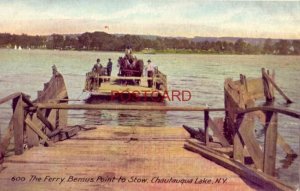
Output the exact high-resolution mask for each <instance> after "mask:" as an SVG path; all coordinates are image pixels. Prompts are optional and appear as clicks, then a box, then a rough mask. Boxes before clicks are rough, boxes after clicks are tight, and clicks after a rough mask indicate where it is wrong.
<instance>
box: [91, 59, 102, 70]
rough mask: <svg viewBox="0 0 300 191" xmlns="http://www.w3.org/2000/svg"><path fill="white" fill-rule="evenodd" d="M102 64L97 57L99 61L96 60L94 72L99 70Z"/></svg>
mask: <svg viewBox="0 0 300 191" xmlns="http://www.w3.org/2000/svg"><path fill="white" fill-rule="evenodd" d="M100 65H101V64H100V59H99V58H97V62H96V64H95V65H94V66H93V69H92V71H93V72H99V68H100Z"/></svg>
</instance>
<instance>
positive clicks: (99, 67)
mask: <svg viewBox="0 0 300 191" xmlns="http://www.w3.org/2000/svg"><path fill="white" fill-rule="evenodd" d="M112 65H113V63H112V61H111V58H109V59H108V63H107V65H106V68H105V67H103V66H102V64H101V63H100V59H99V58H98V59H97V62H96V64H95V65H94V66H93V68H92V71H93V72H96V73H98V74H100V75H105V76H110V75H111V71H112Z"/></svg>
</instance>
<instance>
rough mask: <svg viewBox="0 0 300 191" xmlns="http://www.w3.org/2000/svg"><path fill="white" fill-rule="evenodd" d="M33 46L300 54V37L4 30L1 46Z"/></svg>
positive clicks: (0, 36)
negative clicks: (229, 38) (216, 37)
mask: <svg viewBox="0 0 300 191" xmlns="http://www.w3.org/2000/svg"><path fill="white" fill-rule="evenodd" d="M19 46H21V47H22V48H31V49H59V50H97V51H123V50H124V49H125V48H126V47H127V46H130V47H131V48H132V49H133V50H134V51H145V50H148V51H149V50H151V51H153V52H172V53H176V52H181V53H215V54H280V55H292V54H293V55H300V40H277V41H274V40H272V39H266V40H265V41H264V42H263V43H260V44H251V43H248V42H247V41H245V40H244V39H242V38H241V39H238V40H236V41H235V42H229V41H213V42H211V41H202V42H195V41H193V40H192V39H188V38H171V37H156V38H152V39H148V38H144V37H141V36H138V35H111V34H107V33H105V32H93V33H89V32H86V33H83V34H79V35H60V34H52V35H50V36H30V35H26V34H22V35H15V34H9V33H0V47H1V48H14V47H19Z"/></svg>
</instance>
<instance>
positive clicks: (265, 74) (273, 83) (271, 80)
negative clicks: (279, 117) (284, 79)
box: [263, 72, 293, 103]
mask: <svg viewBox="0 0 300 191" xmlns="http://www.w3.org/2000/svg"><path fill="white" fill-rule="evenodd" d="M263 76H264V77H265V78H267V79H268V81H269V82H270V83H271V84H272V85H273V87H274V88H275V89H276V90H277V91H278V92H279V94H280V95H281V96H282V97H283V98H284V99H285V100H286V102H287V103H293V101H292V100H291V99H290V98H289V97H288V96H287V95H286V94H285V93H284V92H283V91H282V90H281V89H280V88H279V86H277V84H276V83H275V82H274V81H273V79H272V78H270V76H269V75H268V74H267V73H266V72H263Z"/></svg>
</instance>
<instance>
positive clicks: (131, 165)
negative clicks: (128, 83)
mask: <svg viewBox="0 0 300 191" xmlns="http://www.w3.org/2000/svg"><path fill="white" fill-rule="evenodd" d="M82 134H84V136H85V138H83V137H81V139H76V140H74V139H73V138H72V139H70V140H67V141H62V142H57V143H56V144H55V146H54V147H49V148H47V149H45V148H44V147H35V148H32V149H30V150H28V151H27V152H25V153H24V154H23V155H21V156H12V157H10V158H8V159H7V160H6V162H5V163H4V166H5V167H6V168H5V169H4V170H3V171H2V172H1V173H0V185H1V191H2V190H3V191H6V190H7V191H9V190H24V191H27V190H28V191H31V190H49V191H50V190H70V189H71V190H99V189H100V190H101V191H102V190H103V191H106V190H191V191H199V190H215V189H218V188H222V189H225V190H232V189H237V190H257V189H259V188H261V187H259V186H257V185H256V184H253V183H251V182H249V181H247V180H245V179H241V178H240V177H239V176H238V175H237V174H235V173H234V172H231V171H229V170H227V169H225V168H223V167H221V166H219V165H217V164H215V163H214V162H212V161H209V160H207V159H205V158H203V157H201V156H199V155H198V154H195V153H192V152H189V151H187V150H185V149H184V148H183V144H184V140H185V138H184V137H183V135H184V136H185V137H188V133H186V132H185V130H184V129H183V128H181V127H179V128H176V127H172V128H166V127H161V128H160V127H118V126H117V127H106V128H105V127H103V126H99V127H98V128H97V129H95V130H92V131H80V133H79V135H78V136H76V137H79V136H80V135H82ZM126 134H129V137H130V136H135V137H137V139H136V140H132V139H128V141H125V139H122V140H116V139H114V138H113V139H111V138H112V137H111V135H114V136H117V135H118V136H119V137H126V136H124V135H126ZM149 137H150V138H151V139H152V140H151V141H149ZM168 137H173V138H172V139H168ZM141 148H142V149H141ZM58 155H59V156H58ZM187 164H188V165H187ZM16 169H18V170H17V171H16ZM31 175H36V176H37V177H45V176H51V177H62V178H64V177H66V179H65V181H63V182H62V183H61V184H59V183H56V182H48V181H45V182H44V181H41V182H29V181H28V182H26V183H24V182H20V181H18V182H12V181H11V177H13V176H24V177H26V180H28V179H29V178H30V177H31ZM69 176H73V177H74V178H75V177H76V178H89V177H93V178H95V179H97V177H98V176H102V177H108V176H109V177H113V176H116V177H119V176H123V177H126V179H127V180H129V179H130V177H131V176H137V177H139V178H146V179H148V182H147V183H134V182H125V183H119V182H116V181H115V182H109V183H107V182H100V181H98V182H73V181H70V182H67V179H68V177H69ZM154 177H160V178H165V179H170V178H173V179H174V178H176V179H185V180H186V179H194V181H195V179H196V178H198V180H200V179H204V178H205V179H206V180H207V179H211V181H212V182H213V183H214V184H211V183H208V184H204V183H203V184H196V183H183V184H181V183H152V182H151V180H152V179H153V178H154ZM221 178H224V179H225V180H226V178H227V181H226V182H225V183H223V181H221V182H219V183H218V182H216V179H221ZM215 182H216V183H215Z"/></svg>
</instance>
